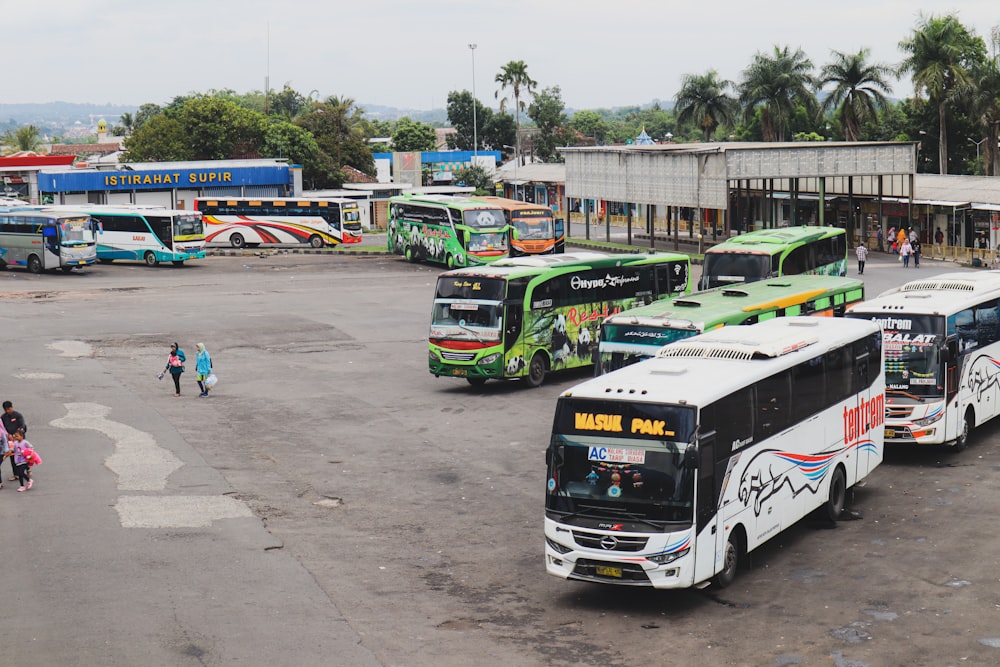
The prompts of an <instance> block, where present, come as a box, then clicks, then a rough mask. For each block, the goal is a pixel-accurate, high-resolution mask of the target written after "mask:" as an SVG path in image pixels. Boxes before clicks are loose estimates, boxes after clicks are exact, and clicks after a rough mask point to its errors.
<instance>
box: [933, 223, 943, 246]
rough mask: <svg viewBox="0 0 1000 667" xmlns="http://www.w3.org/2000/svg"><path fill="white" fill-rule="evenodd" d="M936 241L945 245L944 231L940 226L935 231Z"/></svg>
mask: <svg viewBox="0 0 1000 667" xmlns="http://www.w3.org/2000/svg"><path fill="white" fill-rule="evenodd" d="M934 242H935V243H937V244H938V245H944V232H942V231H941V228H940V227H938V228H937V231H936V232H934Z"/></svg>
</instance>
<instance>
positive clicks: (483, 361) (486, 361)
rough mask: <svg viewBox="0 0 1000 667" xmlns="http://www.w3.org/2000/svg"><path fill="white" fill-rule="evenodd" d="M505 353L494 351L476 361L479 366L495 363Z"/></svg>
mask: <svg viewBox="0 0 1000 667" xmlns="http://www.w3.org/2000/svg"><path fill="white" fill-rule="evenodd" d="M502 355H503V352H494V353H493V354H487V355H486V356H485V357H483V358H482V359H480V360H479V361H477V362H476V365H477V366H489V365H490V364H492V363H494V362H495V361H496V360H497V359H499V358H500V357H501V356H502Z"/></svg>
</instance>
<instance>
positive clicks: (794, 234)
mask: <svg viewBox="0 0 1000 667" xmlns="http://www.w3.org/2000/svg"><path fill="white" fill-rule="evenodd" d="M841 234H844V235H846V232H845V231H844V230H843V229H842V228H840V227H819V226H816V225H800V226H798V227H779V228H778V229H758V230H756V231H753V232H747V233H746V234H740V235H739V236H734V237H732V238H731V239H727V240H725V241H723V242H722V243H720V244H718V245H717V246H714V247H712V248H709V249H708V250H706V251H705V252H706V253H715V252H753V253H760V254H765V255H773V254H775V253H778V252H781V251H782V250H784V249H785V248H787V247H788V246H789V245H792V244H795V243H803V242H808V241H816V240H818V239H824V238H830V237H831V236H838V235H841Z"/></svg>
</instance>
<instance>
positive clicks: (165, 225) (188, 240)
mask: <svg viewBox="0 0 1000 667" xmlns="http://www.w3.org/2000/svg"><path fill="white" fill-rule="evenodd" d="M43 210H46V211H81V212H82V213H85V214H86V215H89V216H90V217H91V219H92V220H93V221H94V228H95V233H96V235H97V260H98V261H99V262H101V263H102V264H109V263H111V262H113V261H115V260H133V261H139V262H145V263H146V264H147V265H149V266H156V265H157V264H159V263H160V262H170V263H172V264H173V265H174V266H181V265H183V264H184V262H186V261H187V260H189V259H203V258H204V257H205V227H204V224H203V223H202V220H201V214H200V213H198V212H197V211H182V210H175V209H169V208H165V207H163V206H144V205H138V204H136V205H126V206H114V205H107V204H79V205H77V204H65V205H59V206H46V207H44V209H43Z"/></svg>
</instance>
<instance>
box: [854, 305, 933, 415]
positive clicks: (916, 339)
mask: <svg viewBox="0 0 1000 667" xmlns="http://www.w3.org/2000/svg"><path fill="white" fill-rule="evenodd" d="M848 317H857V318H859V319H870V320H872V321H874V322H876V323H877V324H879V325H880V326H881V327H882V340H883V346H882V347H883V352H884V355H885V388H886V392H887V393H888V394H890V395H893V401H894V402H896V403H899V402H905V401H906V400H907V399H910V400H916V401H922V400H926V399H933V398H941V397H943V396H944V363H943V358H942V356H941V349H942V347H943V346H944V341H945V331H944V319H943V318H942V317H939V316H936V315H902V314H893V315H892V316H891V317H882V316H879V317H873V316H872V315H871V314H868V315H866V314H864V313H857V314H854V315H852V314H851V313H850V312H848Z"/></svg>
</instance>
